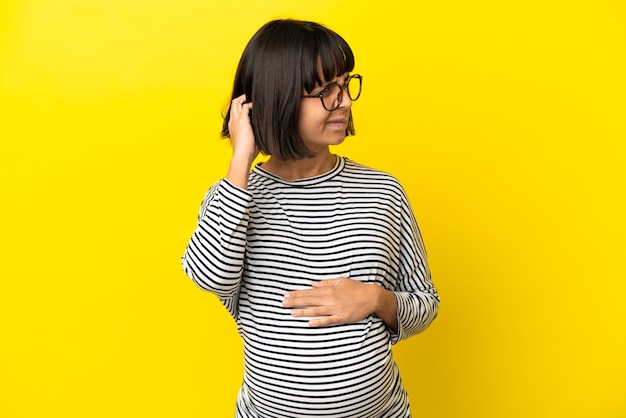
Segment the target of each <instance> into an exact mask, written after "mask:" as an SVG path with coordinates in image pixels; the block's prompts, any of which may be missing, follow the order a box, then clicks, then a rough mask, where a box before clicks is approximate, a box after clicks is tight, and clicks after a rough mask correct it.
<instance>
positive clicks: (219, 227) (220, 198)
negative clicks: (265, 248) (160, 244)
mask: <svg viewBox="0 0 626 418" xmlns="http://www.w3.org/2000/svg"><path fill="white" fill-rule="evenodd" d="M249 200H250V195H249V193H248V192H247V191H245V190H240V189H238V188H236V187H235V186H234V185H233V184H231V183H229V182H227V181H222V182H220V183H219V184H218V185H216V187H214V188H212V189H211V191H209V193H208V195H207V197H206V198H205V202H204V203H203V207H202V209H201V214H200V219H199V222H198V226H197V228H196V230H195V231H194V233H193V235H192V237H191V239H190V241H189V244H188V245H187V249H186V251H185V253H184V255H183V259H182V261H183V269H184V271H185V272H186V273H187V275H188V276H189V277H190V278H192V279H193V280H194V282H196V284H197V285H198V286H200V287H201V288H202V289H204V290H208V291H211V292H213V293H215V294H217V295H218V296H219V297H220V298H227V297H229V296H232V295H234V294H236V292H237V290H238V286H239V279H240V277H241V272H242V269H243V263H244V256H245V249H246V230H247V224H248V209H247V208H248V204H249Z"/></svg>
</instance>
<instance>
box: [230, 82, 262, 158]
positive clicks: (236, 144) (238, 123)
mask: <svg viewBox="0 0 626 418" xmlns="http://www.w3.org/2000/svg"><path fill="white" fill-rule="evenodd" d="M251 109H252V102H246V95H245V94H242V95H241V96H239V97H237V98H235V99H233V101H232V103H231V105H230V120H229V121H228V132H229V134H230V141H231V145H232V147H233V157H238V158H249V159H250V162H252V160H254V159H255V158H256V157H257V155H258V154H259V150H258V149H257V147H256V144H255V142H254V133H253V131H252V124H251V123H250V110H251Z"/></svg>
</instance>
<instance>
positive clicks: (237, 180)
mask: <svg viewBox="0 0 626 418" xmlns="http://www.w3.org/2000/svg"><path fill="white" fill-rule="evenodd" d="M253 161H254V156H252V155H235V154H233V157H232V158H231V160H230V165H229V167H228V173H227V174H226V179H227V180H228V181H230V182H231V183H232V184H233V185H235V186H237V187H239V188H240V189H244V190H247V189H248V176H249V174H250V168H251V167H252V163H253Z"/></svg>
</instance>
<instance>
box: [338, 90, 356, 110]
mask: <svg viewBox="0 0 626 418" xmlns="http://www.w3.org/2000/svg"><path fill="white" fill-rule="evenodd" d="M340 87H341V88H340V90H339V97H337V99H338V100H339V106H337V107H344V108H346V107H347V108H350V107H352V99H351V98H350V95H349V94H348V86H347V84H344V85H343V86H340Z"/></svg>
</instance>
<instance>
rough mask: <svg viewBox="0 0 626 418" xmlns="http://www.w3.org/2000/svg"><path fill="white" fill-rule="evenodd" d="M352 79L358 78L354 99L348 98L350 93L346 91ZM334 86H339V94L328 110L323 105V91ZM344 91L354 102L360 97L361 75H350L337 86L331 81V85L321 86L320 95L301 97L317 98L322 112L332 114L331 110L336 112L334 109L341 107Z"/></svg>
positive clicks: (304, 96)
mask: <svg viewBox="0 0 626 418" xmlns="http://www.w3.org/2000/svg"><path fill="white" fill-rule="evenodd" d="M354 78H358V79H359V94H357V95H356V97H354V98H353V97H352V96H350V91H349V90H348V83H349V82H350V81H352V79H354ZM334 84H336V85H337V86H339V93H337V98H336V105H335V106H334V107H333V108H332V109H329V108H327V107H326V105H325V104H324V91H326V89H327V88H329V87H331V86H332V85H334ZM344 90H346V92H347V93H348V97H349V98H350V100H351V101H353V102H355V101H356V100H357V99H358V98H359V97H361V91H362V90H363V76H362V75H361V74H352V75H350V76H348V77H346V79H345V80H344V82H343V84H339V83H338V82H336V81H333V82H332V83H328V84H326V85H324V86H322V91H321V92H320V93H317V94H303V95H302V96H301V97H302V98H303V99H314V98H318V99H320V102H322V106H323V107H324V110H326V111H328V112H332V111H333V110H336V109H338V108H339V106H341V102H342V101H343V91H344Z"/></svg>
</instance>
